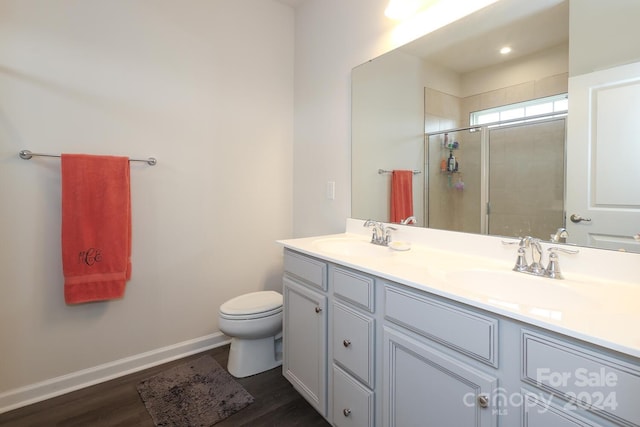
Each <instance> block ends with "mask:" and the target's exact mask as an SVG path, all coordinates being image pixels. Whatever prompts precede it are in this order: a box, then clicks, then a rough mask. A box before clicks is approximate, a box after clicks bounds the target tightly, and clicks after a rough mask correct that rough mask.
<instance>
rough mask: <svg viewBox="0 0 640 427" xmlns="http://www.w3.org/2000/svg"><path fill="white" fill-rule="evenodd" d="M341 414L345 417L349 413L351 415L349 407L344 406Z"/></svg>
mask: <svg viewBox="0 0 640 427" xmlns="http://www.w3.org/2000/svg"><path fill="white" fill-rule="evenodd" d="M342 414H343V415H344V416H345V417H348V416H349V415H351V409H349V408H345V409H343V410H342Z"/></svg>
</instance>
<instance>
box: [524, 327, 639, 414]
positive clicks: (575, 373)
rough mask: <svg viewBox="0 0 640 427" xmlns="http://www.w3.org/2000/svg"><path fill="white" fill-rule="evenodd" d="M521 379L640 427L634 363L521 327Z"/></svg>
mask: <svg viewBox="0 0 640 427" xmlns="http://www.w3.org/2000/svg"><path fill="white" fill-rule="evenodd" d="M522 380H523V381H525V382H527V383H529V384H531V385H533V386H535V387H538V388H540V389H542V390H544V391H547V392H549V393H552V394H553V395H555V396H560V397H562V398H564V399H566V400H568V401H569V403H568V405H569V406H571V407H573V408H575V407H576V406H577V407H581V408H585V409H586V410H588V411H591V412H594V413H596V414H598V415H600V416H603V417H605V418H608V419H610V420H612V421H614V422H615V423H616V424H619V425H623V426H640V407H639V405H638V393H640V366H639V365H632V364H630V363H626V362H625V361H622V360H619V359H616V358H614V357H611V356H608V355H605V354H601V353H598V352H596V351H593V350H591V349H585V348H583V347H578V346H574V345H571V344H567V343H566V342H563V341H559V340H555V339H553V338H550V337H546V336H543V335H540V334H537V333H534V332H531V331H527V330H523V331H522Z"/></svg>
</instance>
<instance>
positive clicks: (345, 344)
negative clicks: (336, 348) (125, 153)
mask: <svg viewBox="0 0 640 427" xmlns="http://www.w3.org/2000/svg"><path fill="white" fill-rule="evenodd" d="M342 345H343V346H345V347H349V346H350V345H351V341H349V340H344V341H342Z"/></svg>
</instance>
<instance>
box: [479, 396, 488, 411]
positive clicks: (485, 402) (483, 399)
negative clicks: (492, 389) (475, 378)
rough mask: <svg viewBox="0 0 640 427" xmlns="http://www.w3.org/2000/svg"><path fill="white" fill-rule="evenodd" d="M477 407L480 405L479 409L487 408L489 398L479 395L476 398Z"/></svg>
mask: <svg viewBox="0 0 640 427" xmlns="http://www.w3.org/2000/svg"><path fill="white" fill-rule="evenodd" d="M478 405H480V407H481V408H488V407H489V396H487V395H486V394H481V395H480V396H478Z"/></svg>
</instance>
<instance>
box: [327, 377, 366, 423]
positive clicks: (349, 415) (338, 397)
mask: <svg viewBox="0 0 640 427" xmlns="http://www.w3.org/2000/svg"><path fill="white" fill-rule="evenodd" d="M373 408H374V399H373V392H372V391H371V390H368V389H367V388H365V387H363V386H362V385H360V384H359V383H358V382H357V381H356V380H354V379H353V378H351V377H350V376H349V375H348V374H347V373H345V372H344V371H342V370H341V369H340V368H338V367H336V366H334V367H333V425H334V426H337V427H367V426H373V417H374V415H373V413H374V412H373Z"/></svg>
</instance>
